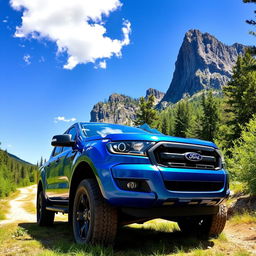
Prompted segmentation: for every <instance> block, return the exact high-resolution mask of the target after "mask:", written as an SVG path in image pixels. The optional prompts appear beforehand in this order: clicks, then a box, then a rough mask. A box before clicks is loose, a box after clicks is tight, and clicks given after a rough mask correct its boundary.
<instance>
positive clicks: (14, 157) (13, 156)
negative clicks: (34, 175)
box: [7, 152, 33, 165]
mask: <svg viewBox="0 0 256 256" xmlns="http://www.w3.org/2000/svg"><path fill="white" fill-rule="evenodd" d="M7 154H8V155H9V157H11V158H13V159H15V160H17V161H19V162H21V163H23V164H28V165H33V164H31V163H29V162H27V161H24V160H22V159H20V158H19V157H17V156H15V155H13V154H11V153H9V152H7Z"/></svg>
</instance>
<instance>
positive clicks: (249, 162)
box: [228, 115, 256, 194]
mask: <svg viewBox="0 0 256 256" xmlns="http://www.w3.org/2000/svg"><path fill="white" fill-rule="evenodd" d="M228 166H229V170H230V172H231V175H232V176H233V177H235V179H237V180H238V181H241V182H244V183H245V184H246V190H247V191H248V192H250V193H251V194H256V115H254V116H253V118H252V119H251V120H250V122H249V123H248V124H247V125H246V126H245V127H244V128H243V129H242V134H241V137H240V139H238V140H237V141H236V142H235V144H234V148H233V150H232V158H231V159H229V160H228Z"/></svg>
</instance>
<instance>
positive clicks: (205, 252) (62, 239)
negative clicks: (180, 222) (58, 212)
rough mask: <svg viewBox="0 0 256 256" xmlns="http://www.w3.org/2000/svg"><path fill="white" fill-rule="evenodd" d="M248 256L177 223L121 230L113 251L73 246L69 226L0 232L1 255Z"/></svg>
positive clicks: (23, 225)
mask: <svg viewBox="0 0 256 256" xmlns="http://www.w3.org/2000/svg"><path fill="white" fill-rule="evenodd" d="M228 254H229V255H235V256H249V255H250V253H249V252H247V251H246V250H243V249H241V248H239V247H237V246H235V245H234V244H233V243H232V242H231V241H229V240H228V238H227V237H226V235H225V233H224V234H221V235H220V237H219V238H218V239H211V240H206V241H205V240H199V239H197V238H193V237H187V236H185V235H183V234H182V233H181V232H180V231H178V226H177V224H176V223H173V222H168V221H163V220H159V219H158V220H154V221H150V222H147V223H145V224H143V225H137V224H136V225H134V224H133V225H129V226H126V227H124V228H121V229H120V230H119V232H118V235H117V241H116V245H115V247H114V248H103V247H100V246H79V245H76V244H74V243H73V238H72V228H71V226H70V225H69V224H68V223H67V222H57V223H55V224H54V227H49V228H46V227H38V226H37V225H36V224H34V223H20V224H19V225H17V224H16V225H14V224H13V225H6V226H5V228H4V229H0V255H1V256H2V255H8V256H16V255H24V256H25V255H26V256H29V255H41V256H62V255H64V256H69V255H72V256H80V255H81V256H82V255H91V256H146V255H151V256H167V255H169V256H170V255H172V256H183V255H186V256H188V255H189V256H224V255H228Z"/></svg>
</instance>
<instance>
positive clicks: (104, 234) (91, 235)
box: [72, 179, 117, 245]
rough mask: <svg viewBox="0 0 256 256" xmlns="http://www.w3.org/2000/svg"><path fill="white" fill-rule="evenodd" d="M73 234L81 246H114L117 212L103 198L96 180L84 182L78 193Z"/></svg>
mask: <svg viewBox="0 0 256 256" xmlns="http://www.w3.org/2000/svg"><path fill="white" fill-rule="evenodd" d="M72 215H73V216H72V224H73V233H74V239H75V241H76V243H79V244H88V243H91V244H103V245H109V244H112V243H113V242H114V240H115V236H116V231H117V211H116V209H115V208H114V207H112V206H110V205H109V204H108V203H107V202H106V201H105V199H104V198H103V197H102V195H101V192H100V189H99V186H98V184H97V182H96V180H94V179H87V180H83V181H82V182H81V183H80V184H79V186H78V188H77V191H76V195H75V199H74V205H73V214H72Z"/></svg>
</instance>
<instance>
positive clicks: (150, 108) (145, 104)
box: [134, 95, 158, 126]
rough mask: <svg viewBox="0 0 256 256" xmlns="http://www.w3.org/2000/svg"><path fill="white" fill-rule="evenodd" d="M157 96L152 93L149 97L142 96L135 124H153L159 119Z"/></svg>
mask: <svg viewBox="0 0 256 256" xmlns="http://www.w3.org/2000/svg"><path fill="white" fill-rule="evenodd" d="M154 103H155V97H154V95H150V96H149V97H148V99H145V98H144V97H141V98H140V103H139V109H138V111H137V113H136V116H137V119H136V120H135V121H134V124H135V125H142V124H144V123H147V124H148V125H150V126H152V125H153V124H154V122H155V121H156V120H157V119H158V117H157V116H158V112H157V110H155V108H154Z"/></svg>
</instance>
